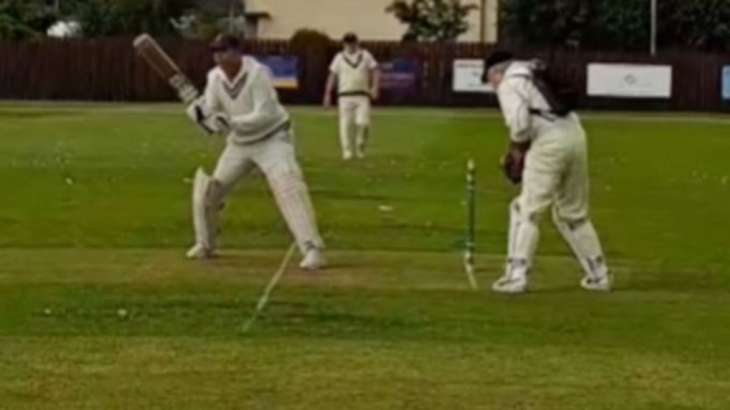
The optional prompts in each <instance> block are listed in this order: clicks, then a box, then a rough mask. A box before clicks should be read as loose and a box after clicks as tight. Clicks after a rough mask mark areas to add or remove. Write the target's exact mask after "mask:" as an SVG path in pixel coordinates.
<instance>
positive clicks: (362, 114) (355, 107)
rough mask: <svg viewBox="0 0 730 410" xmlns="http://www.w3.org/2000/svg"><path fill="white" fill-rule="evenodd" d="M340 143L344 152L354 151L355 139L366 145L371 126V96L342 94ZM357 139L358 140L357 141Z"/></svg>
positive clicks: (358, 142)
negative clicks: (368, 128) (368, 130)
mask: <svg viewBox="0 0 730 410" xmlns="http://www.w3.org/2000/svg"><path fill="white" fill-rule="evenodd" d="M338 105H339V111H340V144H341V146H342V151H343V152H352V144H353V141H354V142H355V143H357V144H358V145H360V146H361V145H364V144H365V143H366V142H367V141H365V139H366V138H367V130H366V128H367V127H369V126H370V97H367V96H364V95H350V96H347V95H346V96H340V97H339V98H338ZM355 140H357V141H355Z"/></svg>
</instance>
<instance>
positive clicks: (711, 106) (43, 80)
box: [0, 38, 730, 111]
mask: <svg viewBox="0 0 730 410" xmlns="http://www.w3.org/2000/svg"><path fill="white" fill-rule="evenodd" d="M161 43H162V44H163V46H164V48H165V49H166V50H167V51H168V52H169V53H170V54H171V55H172V56H173V57H174V58H175V59H176V61H178V63H179V64H180V66H181V67H182V68H183V69H184V70H185V71H186V72H187V73H188V74H189V75H190V77H191V78H192V79H193V81H194V82H196V83H198V84H199V85H202V83H203V82H204V80H205V73H206V71H207V70H208V69H209V68H210V67H211V65H212V61H211V59H210V56H209V54H208V52H207V49H206V45H205V43H202V42H198V41H183V40H178V39H171V40H163V41H161ZM365 46H366V47H367V48H368V49H370V50H371V52H372V53H373V54H374V55H375V56H376V58H378V59H379V60H388V59H391V58H394V57H408V58H414V59H418V60H419V61H420V62H421V63H422V71H421V73H420V74H419V78H418V81H417V83H418V87H417V89H416V90H414V92H413V93H411V94H409V95H408V96H406V97H403V96H399V97H398V98H396V96H395V95H393V94H390V93H388V92H385V93H384V95H383V99H382V101H381V103H382V104H407V105H436V106H481V105H494V104H495V100H494V97H493V96H489V95H478V94H477V95H474V94H458V93H454V92H452V90H451V87H452V66H453V64H452V63H453V60H454V59H455V58H481V57H483V56H484V55H485V53H487V52H488V51H489V49H488V47H486V46H483V45H480V44H448V45H441V44H411V45H404V44H400V43H391V42H373V43H366V44H365ZM247 49H248V50H247V51H249V52H251V53H254V54H261V55H267V54H268V55H272V54H289V53H292V51H291V50H290V49H289V45H288V43H287V42H285V41H256V42H250V43H248V44H247ZM336 52H337V45H336V44H333V45H332V47H331V48H330V50H329V52H328V54H327V55H325V56H316V57H315V56H313V55H311V56H310V55H307V54H306V53H304V54H300V55H299V57H300V59H302V60H305V61H303V62H302V64H301V66H302V67H315V66H319V67H326V65H327V63H328V61H322V62H320V64H318V65H317V64H314V65H313V64H310V63H312V61H307V60H308V59H309V60H311V59H313V58H318V59H325V60H329V59H330V58H331V57H332V56H333V55H334V53H336ZM517 55H519V56H524V57H528V56H529V57H532V56H539V57H542V58H546V59H550V57H552V58H551V60H552V61H553V64H554V65H555V67H557V69H558V71H559V75H560V76H561V77H563V78H568V79H570V80H571V81H572V82H574V84H575V86H576V88H577V89H578V90H582V91H583V92H585V89H586V65H587V64H588V63H590V62H633V63H660V64H670V65H671V66H672V67H673V89H672V98H671V99H670V100H625V99H600V98H589V97H586V96H585V95H583V96H582V105H584V106H586V107H589V108H597V109H604V108H605V109H662V110H686V111H692V110H701V111H724V110H726V109H728V106H727V105H726V104H725V103H724V102H723V101H722V98H721V72H722V67H723V65H725V64H730V56H726V55H713V54H700V53H693V52H691V53H687V52H682V53H679V52H677V53H667V54H661V55H659V56H657V57H655V58H652V57H649V56H648V55H644V54H627V53H603V52H566V51H560V52H557V53H555V54H553V55H552V56H550V55H548V53H547V52H545V51H541V50H521V51H518V52H517ZM324 75H325V73H321V72H319V73H312V72H307V70H306V69H303V70H302V72H301V73H300V82H301V85H302V86H301V87H300V89H299V90H296V91H282V93H281V94H282V99H283V100H284V101H285V102H288V103H300V104H314V103H319V102H320V101H321V98H322V95H321V93H322V90H323V88H324ZM0 99H33V100H38V99H42V100H98V101H167V100H173V99H174V95H173V94H172V92H171V91H170V90H169V88H168V87H167V85H166V84H165V83H164V82H162V81H161V80H159V79H158V78H157V77H156V76H155V75H154V73H152V72H151V71H150V70H149V69H148V68H147V67H146V66H145V65H144V63H142V62H140V61H139V60H138V59H137V58H135V55H134V51H133V49H132V47H131V39H130V38H110V39H88V40H87V39H83V40H45V41H38V42H19V43H16V42H0Z"/></svg>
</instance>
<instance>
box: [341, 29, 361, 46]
mask: <svg viewBox="0 0 730 410" xmlns="http://www.w3.org/2000/svg"><path fill="white" fill-rule="evenodd" d="M359 41H360V39H358V38H357V34H355V33H353V32H349V33H346V34H345V36H344V37H342V42H343V43H345V44H357V43H358V42H359Z"/></svg>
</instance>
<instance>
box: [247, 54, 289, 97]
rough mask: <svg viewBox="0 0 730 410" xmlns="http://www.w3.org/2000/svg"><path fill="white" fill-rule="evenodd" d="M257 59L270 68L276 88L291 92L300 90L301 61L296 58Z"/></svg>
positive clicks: (263, 57)
mask: <svg viewBox="0 0 730 410" xmlns="http://www.w3.org/2000/svg"><path fill="white" fill-rule="evenodd" d="M256 59H257V60H258V61H259V62H260V63H261V64H263V65H265V66H266V67H268V68H269V71H271V75H272V77H273V81H274V87H276V88H283V89H289V90H296V89H297V88H299V60H298V59H297V58H296V57H294V56H259V57H256Z"/></svg>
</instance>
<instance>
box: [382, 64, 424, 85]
mask: <svg viewBox="0 0 730 410" xmlns="http://www.w3.org/2000/svg"><path fill="white" fill-rule="evenodd" d="M380 71H381V76H380V87H381V88H383V89H384V90H401V91H407V90H415V89H417V88H418V75H419V73H420V71H421V63H420V62H419V61H418V60H414V59H405V58H397V59H394V60H391V61H387V62H383V63H382V64H380Z"/></svg>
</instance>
